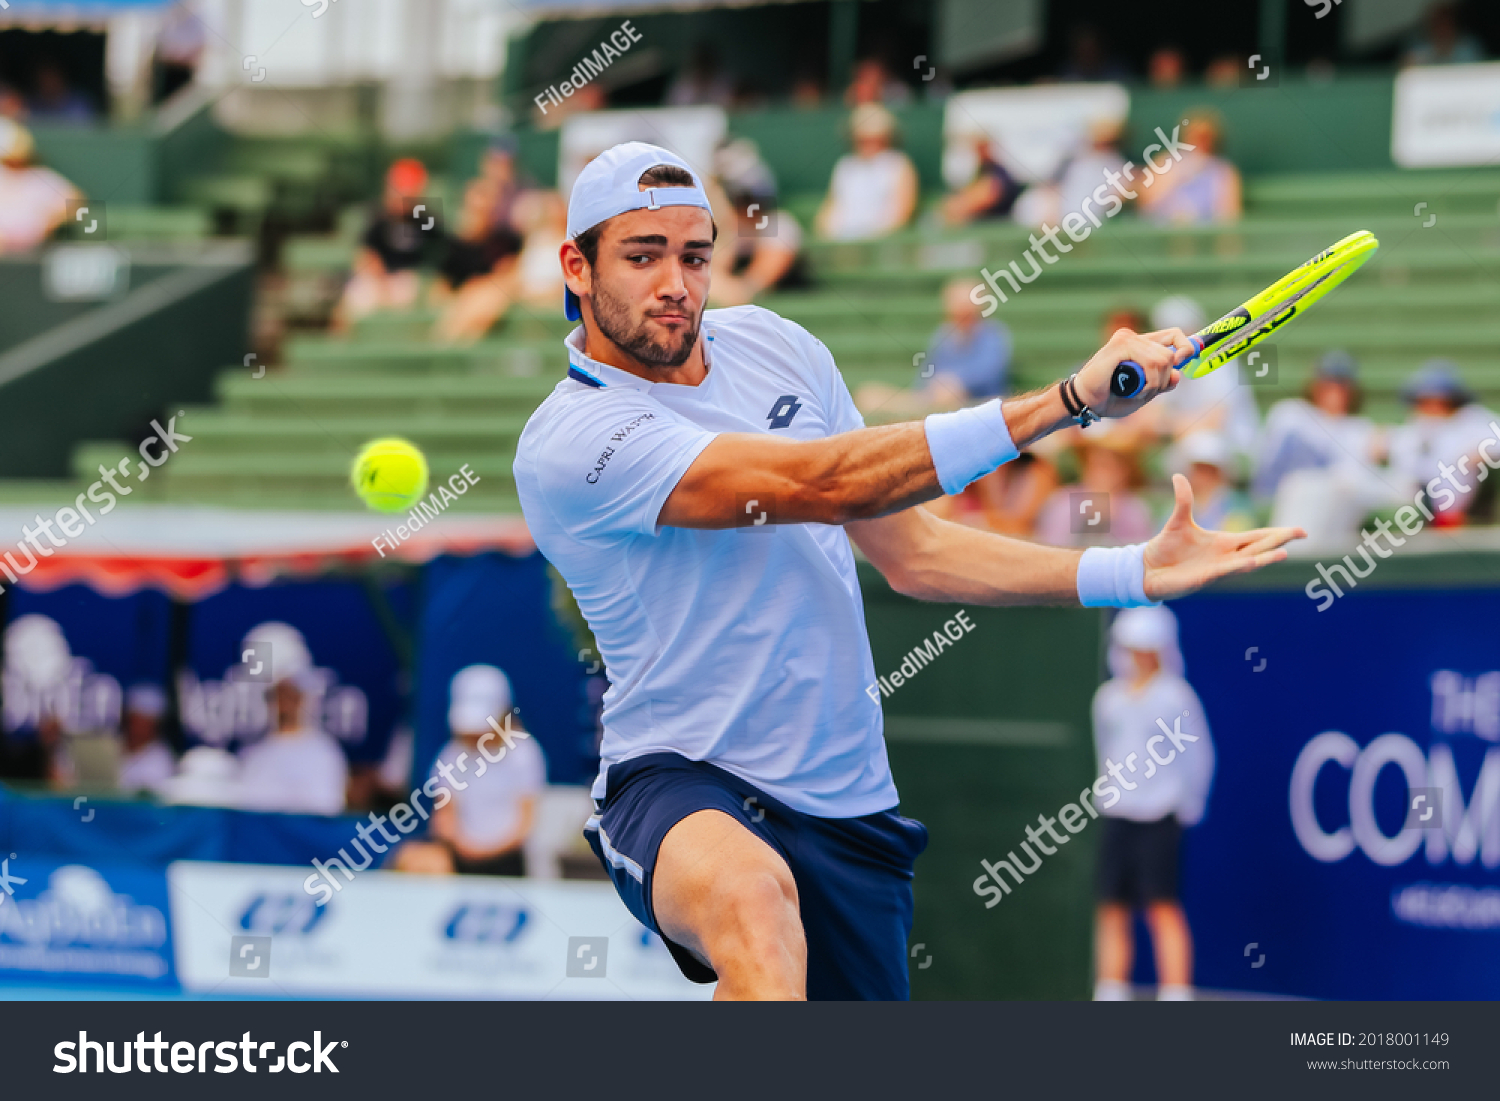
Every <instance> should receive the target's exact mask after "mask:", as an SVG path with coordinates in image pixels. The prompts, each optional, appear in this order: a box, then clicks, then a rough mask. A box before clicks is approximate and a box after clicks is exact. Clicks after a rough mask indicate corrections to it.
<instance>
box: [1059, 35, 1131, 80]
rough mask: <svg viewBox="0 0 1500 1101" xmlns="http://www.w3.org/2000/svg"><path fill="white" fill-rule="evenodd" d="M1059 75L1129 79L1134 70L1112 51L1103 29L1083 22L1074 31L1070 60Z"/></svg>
mask: <svg viewBox="0 0 1500 1101" xmlns="http://www.w3.org/2000/svg"><path fill="white" fill-rule="evenodd" d="M1059 79H1061V80H1065V81H1088V80H1129V79H1130V70H1129V69H1128V68H1127V67H1126V66H1125V65H1124V63H1122V62H1121V61H1120V60H1119V59H1118V58H1116V57H1115V56H1114V55H1113V54H1111V53H1110V51H1109V47H1108V46H1107V45H1106V43H1105V41H1104V38H1103V37H1102V36H1101V35H1100V33H1099V29H1098V28H1097V27H1094V26H1092V25H1090V24H1087V23H1085V24H1082V25H1080V26H1078V27H1077V28H1076V29H1075V30H1074V31H1073V37H1072V40H1071V42H1070V44H1069V47H1068V62H1067V64H1066V65H1064V66H1063V70H1062V73H1061V74H1060V76H1059Z"/></svg>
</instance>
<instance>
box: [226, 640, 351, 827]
mask: <svg viewBox="0 0 1500 1101" xmlns="http://www.w3.org/2000/svg"><path fill="white" fill-rule="evenodd" d="M242 651H243V653H244V654H245V655H247V658H248V660H249V661H251V662H253V663H254V664H253V665H252V668H251V670H249V671H250V672H251V673H252V675H260V674H259V673H258V672H256V670H257V669H258V668H259V667H260V665H261V663H267V664H269V666H270V669H269V677H270V683H269V686H268V687H267V689H266V699H267V703H268V704H269V706H270V710H271V729H270V731H269V732H268V733H267V734H266V736H265V737H264V738H262V739H261V740H260V741H258V742H255V743H254V744H252V745H249V746H246V747H245V748H244V749H242V750H241V751H240V774H239V782H238V794H237V804H238V805H239V806H241V807H244V808H246V809H249V810H276V811H286V812H290V813H297V814H340V813H342V812H343V809H344V802H345V796H346V792H347V789H348V786H349V762H348V759H347V758H346V757H345V756H344V751H343V749H341V748H340V747H339V743H338V741H337V740H336V739H335V738H334V737H333V736H332V735H331V734H329V733H328V732H327V731H325V730H324V729H323V728H322V727H321V726H320V725H319V723H318V715H317V714H316V709H315V707H314V706H313V705H314V704H315V703H316V702H317V701H318V700H319V699H321V698H322V697H321V694H320V693H319V692H318V688H319V687H320V685H319V677H318V673H317V671H316V670H315V669H314V667H313V659H312V653H311V651H309V650H308V648H307V643H306V641H305V640H304V639H303V637H302V632H301V631H298V630H297V628H295V627H293V626H291V625H290V624H287V623H278V622H270V623H262V624H260V625H259V626H258V627H255V628H253V629H252V630H251V631H250V633H249V634H247V635H246V636H245V641H244V643H243V644H242Z"/></svg>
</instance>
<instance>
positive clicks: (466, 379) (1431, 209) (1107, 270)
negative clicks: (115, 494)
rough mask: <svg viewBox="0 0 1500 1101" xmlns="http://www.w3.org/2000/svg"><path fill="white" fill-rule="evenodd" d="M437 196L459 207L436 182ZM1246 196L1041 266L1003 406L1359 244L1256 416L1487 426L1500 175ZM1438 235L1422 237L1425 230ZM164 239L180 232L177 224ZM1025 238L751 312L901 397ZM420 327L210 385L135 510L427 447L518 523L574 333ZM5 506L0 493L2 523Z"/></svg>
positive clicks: (236, 373)
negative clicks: (536, 428) (1119, 331)
mask: <svg viewBox="0 0 1500 1101" xmlns="http://www.w3.org/2000/svg"><path fill="white" fill-rule="evenodd" d="M341 160H343V161H347V160H348V156H347V150H344V151H340V150H338V149H334V150H332V151H331V152H330V151H329V150H326V149H325V150H321V151H309V150H307V149H305V148H304V149H299V148H296V147H295V145H294V144H293V145H290V146H287V145H278V144H277V143H275V142H265V143H260V144H259V146H258V147H257V148H240V149H237V150H236V151H235V152H234V153H233V154H232V155H230V156H226V157H225V158H224V159H223V161H222V163H220V164H218V165H216V166H215V171H216V172H225V173H228V174H227V175H223V176H214V175H210V176H205V177H203V178H201V179H200V180H199V186H200V187H201V188H203V189H205V190H204V191H203V192H202V194H203V195H204V196H205V197H206V199H211V198H214V196H215V191H214V189H215V188H216V187H223V188H225V189H226V190H225V191H224V192H223V194H221V195H218V199H217V200H216V201H222V200H224V199H226V198H233V197H234V196H235V195H236V194H237V193H236V192H235V189H236V188H244V189H245V191H244V196H243V198H244V199H245V201H246V203H247V204H248V202H249V200H250V199H252V198H256V197H257V196H256V195H252V194H251V190H252V187H251V185H250V184H249V183H248V182H246V181H248V180H251V179H255V180H259V181H260V183H259V184H257V185H255V186H256V187H260V188H262V189H272V190H274V189H275V188H277V187H283V188H284V187H286V186H288V185H289V184H295V185H298V186H302V185H311V184H312V183H313V182H314V181H316V180H317V179H319V178H320V174H322V175H326V174H327V173H329V172H331V171H334V169H333V168H331V167H330V166H331V165H337V164H339V163H340V162H341ZM215 181H218V182H217V183H216V182H215ZM225 181H232V182H225ZM434 189H435V191H440V192H441V193H443V194H449V193H453V192H456V189H455V188H454V187H453V186H452V182H451V181H448V180H442V179H435V181H434ZM257 194H258V195H260V196H261V197H263V196H264V194H265V192H264V190H262V191H261V192H259V193H257ZM1245 195H1246V214H1245V217H1244V218H1243V219H1242V220H1241V221H1240V222H1238V223H1237V224H1234V225H1231V226H1206V227H1171V228H1167V229H1163V228H1161V227H1157V226H1153V225H1149V224H1147V223H1145V222H1143V221H1141V220H1139V219H1136V218H1134V217H1132V216H1131V215H1129V214H1125V215H1122V216H1121V217H1119V218H1117V219H1113V220H1109V221H1106V222H1105V224H1104V226H1103V227H1102V228H1101V229H1099V230H1097V231H1095V232H1094V233H1093V234H1092V235H1091V236H1090V237H1089V239H1088V240H1087V241H1084V242H1081V243H1078V244H1076V246H1075V248H1074V249H1073V251H1072V253H1071V254H1070V255H1068V256H1066V257H1065V258H1063V259H1064V261H1065V262H1059V263H1057V264H1055V265H1044V270H1043V274H1042V275H1041V276H1040V277H1039V278H1038V279H1037V280H1036V281H1035V282H1034V283H1032V284H1026V285H1023V287H1022V289H1021V291H1020V292H1019V293H1014V292H1011V291H1010V289H1009V286H1008V284H1003V283H1002V286H1003V287H1004V288H1005V290H1006V292H1007V296H1008V299H1009V300H1008V301H1007V302H1005V303H1004V304H1003V305H1000V306H999V308H998V310H997V312H996V315H995V316H996V317H998V318H999V319H1000V320H1003V321H1004V322H1005V323H1006V324H1007V325H1008V326H1009V327H1010V329H1011V331H1012V334H1013V336H1014V339H1015V361H1014V364H1013V384H1014V385H1016V386H1020V387H1031V386H1037V385H1042V384H1045V383H1046V382H1048V381H1050V380H1052V379H1055V378H1057V377H1059V376H1060V375H1062V374H1064V373H1066V372H1067V371H1069V370H1072V369H1074V368H1076V366H1077V365H1078V364H1079V363H1080V362H1081V361H1082V360H1083V359H1084V358H1086V357H1087V356H1088V355H1089V354H1090V353H1091V352H1092V351H1093V350H1094V349H1095V348H1096V347H1097V345H1098V342H1099V339H1100V335H1101V334H1100V331H1099V330H1100V326H1101V323H1102V321H1103V320H1104V318H1105V316H1106V315H1107V314H1108V313H1110V312H1111V311H1113V310H1116V309H1119V308H1121V307H1133V308H1137V309H1141V310H1149V308H1150V307H1151V305H1152V304H1153V303H1154V302H1156V301H1158V300H1159V299H1160V298H1162V297H1164V296H1166V295H1168V294H1186V295H1190V296H1192V297H1194V298H1196V299H1197V300H1198V301H1199V302H1200V303H1201V304H1202V305H1203V307H1204V309H1205V310H1206V311H1208V313H1209V314H1210V315H1217V314H1219V313H1222V312H1224V311H1226V310H1228V309H1230V308H1232V307H1233V306H1235V305H1237V304H1238V303H1239V302H1240V301H1243V300H1244V299H1245V298H1248V297H1249V296H1250V295H1251V294H1253V293H1254V292H1256V291H1258V290H1260V289H1261V288H1262V287H1263V286H1264V285H1266V284H1267V283H1269V282H1271V281H1272V280H1274V279H1276V278H1278V277H1279V276H1281V275H1282V274H1284V273H1285V272H1286V271H1287V270H1289V269H1290V268H1291V267H1293V266H1294V265H1296V264H1298V263H1300V262H1301V261H1303V260H1305V259H1307V258H1308V257H1309V256H1311V255H1312V254H1313V253H1315V252H1317V251H1318V250H1320V249H1321V248H1323V247H1325V246H1327V245H1328V244H1331V243H1332V242H1333V241H1335V240H1337V239H1338V238H1340V237H1343V236H1345V235H1346V234H1348V233H1350V232H1352V231H1353V230H1355V229H1370V230H1372V231H1373V232H1375V233H1376V234H1377V236H1379V237H1380V238H1381V241H1382V248H1381V251H1380V252H1379V253H1378V254H1377V255H1376V257H1375V258H1374V259H1373V260H1372V261H1371V262H1370V263H1369V264H1368V265H1367V267H1366V268H1365V269H1364V270H1363V271H1361V272H1360V273H1359V274H1358V275H1356V276H1355V277H1354V278H1353V279H1352V280H1350V281H1349V283H1348V284H1346V285H1345V286H1344V287H1343V288H1341V289H1340V290H1339V291H1338V292H1337V293H1336V294H1334V295H1332V296H1330V297H1329V298H1327V299H1325V300H1323V301H1322V302H1321V303H1320V304H1319V305H1318V307H1317V309H1316V310H1315V311H1313V312H1311V313H1310V314H1309V315H1308V316H1307V317H1305V318H1303V319H1300V320H1299V321H1298V323H1297V324H1296V325H1295V326H1291V327H1289V328H1288V329H1287V330H1285V331H1284V332H1283V333H1281V334H1279V335H1278V336H1277V337H1276V338H1275V339H1274V340H1273V342H1272V343H1274V345H1275V346H1276V348H1277V349H1278V352H1279V354H1280V362H1279V369H1278V370H1279V373H1278V377H1277V380H1276V383H1275V384H1274V385H1270V386H1266V387H1263V388H1260V389H1258V390H1257V392H1256V393H1257V397H1258V399H1259V400H1260V401H1261V402H1262V404H1263V405H1264V404H1269V403H1270V402H1272V401H1274V400H1276V399H1278V398H1281V397H1285V396H1287V395H1290V394H1293V393H1296V392H1298V391H1299V390H1300V388H1301V387H1302V386H1303V385H1304V384H1305V381H1306V379H1307V377H1308V374H1309V372H1310V370H1311V367H1312V364H1313V363H1314V361H1315V360H1316V358H1317V357H1318V356H1319V355H1320V354H1321V353H1322V352H1323V351H1325V350H1327V349H1329V348H1333V347H1342V348H1347V349H1348V350H1350V351H1351V352H1353V353H1354V354H1355V355H1356V356H1357V357H1359V359H1360V361H1361V364H1362V368H1363V371H1362V378H1363V383H1364V386H1365V389H1366V395H1367V401H1366V409H1367V411H1368V412H1370V413H1371V414H1372V415H1374V416H1376V417H1377V419H1381V420H1386V421H1395V420H1399V419H1400V418H1401V417H1402V416H1403V415H1404V408H1403V406H1402V405H1401V402H1400V398H1399V393H1400V387H1401V384H1402V382H1403V381H1404V380H1405V378H1406V377H1408V376H1409V374H1410V373H1411V371H1412V370H1413V369H1414V368H1415V367H1416V366H1417V365H1418V364H1419V363H1420V362H1421V361H1423V360H1424V359H1427V358H1430V357H1432V356H1437V355H1444V356H1449V357H1451V358H1453V359H1455V360H1456V361H1457V362H1458V363H1459V364H1460V366H1461V368H1462V369H1463V370H1464V372H1465V374H1466V377H1467V378H1468V379H1469V380H1470V382H1471V384H1473V385H1474V386H1475V387H1476V389H1477V390H1478V391H1479V393H1480V394H1481V396H1482V397H1483V398H1484V399H1485V400H1486V401H1487V402H1489V403H1491V404H1494V405H1500V281H1497V279H1496V278H1495V275H1494V271H1495V270H1496V262H1497V260H1500V207H1497V203H1500V172H1494V171H1477V172H1468V173H1461V172H1407V173H1402V172H1372V173H1363V174H1358V175H1355V174H1322V175H1296V176H1291V175H1278V176H1268V177H1262V178H1252V179H1250V180H1248V181H1247V183H1246V188H1245ZM816 199H817V197H816V196H814V195H812V194H807V195H803V196H800V197H799V196H794V197H792V198H790V199H789V200H788V203H787V205H788V206H789V207H790V208H792V209H795V210H796V211H797V212H798V214H799V215H800V216H801V217H803V218H804V219H805V218H808V217H810V215H811V211H812V209H813V207H814V206H815V203H816ZM1423 202H1425V203H1427V206H1426V207H1424V208H1422V209H1421V210H1420V211H1418V212H1417V213H1415V214H1414V213H1413V210H1414V208H1415V207H1416V206H1417V204H1419V203H1423ZM1434 213H1435V214H1436V215H1437V216H1438V217H1437V220H1436V222H1435V223H1434V224H1432V225H1430V226H1428V225H1425V224H1424V223H1425V222H1426V221H1428V220H1430V215H1431V214H1434ZM113 216H114V212H112V217H113ZM134 217H136V216H135V215H133V214H132V215H129V216H128V218H134ZM140 217H141V221H140V222H138V223H137V224H145V222H146V221H147V220H148V219H147V217H146V216H145V215H142V216H140ZM161 217H162V218H163V219H164V221H163V224H166V222H167V221H170V219H169V218H168V217H167V215H165V214H163V215H161ZM179 217H180V216H179ZM200 217H201V216H200ZM363 217H364V208H363V207H353V206H351V207H347V208H346V209H345V213H344V215H343V217H342V218H341V219H340V225H339V230H338V232H336V233H335V234H332V235H328V236H322V237H296V238H293V239H291V240H290V241H289V242H288V243H287V245H286V247H285V248H284V250H283V260H284V267H285V270H286V272H287V273H288V274H289V275H290V276H291V277H293V278H299V277H308V278H313V279H321V280H324V281H325V285H335V286H336V282H335V283H332V284H328V283H327V282H326V281H330V280H334V281H336V280H337V279H338V278H340V277H341V275H342V273H343V272H344V271H346V270H347V265H348V263H349V259H350V258H351V257H352V255H353V250H354V247H355V238H356V235H357V232H358V229H359V227H360V225H361V224H362V220H363ZM181 225H182V226H183V227H184V230H186V229H187V228H190V227H188V225H187V221H186V219H183V220H182V222H181ZM200 225H201V224H200ZM1028 238H1029V231H1027V230H1023V229H1021V228H1019V227H1017V226H1015V225H1012V224H1009V223H986V224H980V225H975V226H969V227H964V228H962V229H946V228H941V227H936V226H933V225H923V226H918V227H914V228H911V229H908V230H904V231H902V232H901V233H898V234H895V235H893V236H891V237H889V238H887V239H884V240H881V241H876V242H866V243H833V242H822V241H812V240H809V242H808V245H807V256H808V260H809V263H810V265H811V267H812V269H813V271H814V273H815V278H816V285H815V287H814V289H812V290H810V291H806V292H798V293H782V294H773V295H769V296H766V297H765V298H764V299H763V304H764V305H765V306H766V307H767V308H769V309H772V310H775V311H777V312H779V313H782V314H784V315H785V316H787V317H789V318H791V319H793V320H795V321H797V322H799V323H801V324H803V325H805V326H807V328H808V329H810V330H811V331H812V332H814V333H816V334H817V335H818V336H819V337H820V338H821V339H822V340H823V341H824V342H825V343H826V344H827V345H828V347H829V349H830V350H831V351H832V352H833V354H834V356H835V357H836V359H837V360H838V362H839V365H840V367H841V369H842V371H843V373H844V376H845V378H846V380H847V382H848V383H849V385H850V387H851V388H855V387H858V386H859V385H860V384H861V383H864V382H869V381H882V382H887V383H892V384H897V385H905V384H907V383H909V382H910V381H911V380H912V379H913V378H914V377H915V363H916V361H917V360H918V357H919V355H920V354H921V353H922V352H923V351H924V350H925V349H926V347H927V344H928V341H929V340H930V338H931V335H932V331H933V329H934V328H935V326H937V325H938V324H939V323H940V321H941V312H942V311H941V302H940V292H941V288H942V287H943V285H944V284H945V283H946V282H948V281H949V280H950V279H954V278H962V279H964V280H965V281H967V282H971V283H979V282H980V281H981V274H980V273H981V269H984V268H989V269H990V270H991V271H996V270H998V269H999V268H1000V267H1001V266H1002V265H1004V264H1007V263H1008V262H1010V261H1012V260H1016V261H1018V262H1020V263H1021V264H1022V267H1023V270H1027V271H1029V270H1030V267H1029V264H1027V263H1026V262H1025V261H1021V256H1022V253H1023V252H1025V251H1026V250H1027V249H1028V248H1029V247H1030V242H1029V240H1028ZM434 320H435V314H434V312H433V311H431V310H430V309H426V308H418V309H413V310H411V311H409V312H406V313H394V314H386V315H380V316H376V317H373V318H369V319H366V320H364V321H361V322H359V323H358V324H357V325H356V326H355V327H354V331H353V332H352V333H351V334H349V335H347V336H344V337H334V336H326V335H316V336H312V335H298V336H294V337H292V338H290V339H288V340H287V341H285V343H284V344H283V347H282V354H281V363H280V364H279V365H278V366H275V367H272V368H271V369H270V370H268V371H267V373H266V374H265V375H264V376H263V377H262V378H254V377H252V373H251V372H250V371H247V370H245V369H242V368H240V367H234V368H231V369H227V370H225V371H223V372H222V373H221V374H220V376H219V378H218V381H217V384H216V387H215V395H216V397H217V399H218V404H217V405H216V406H214V407H212V408H203V407H199V408H193V409H190V410H189V413H188V415H187V417H186V418H185V419H184V423H186V424H188V425H190V430H191V431H193V432H194V433H195V438H194V441H193V444H192V445H190V446H188V447H185V448H184V449H183V451H182V453H181V454H179V455H178V456H176V457H175V458H174V459H173V460H172V462H171V463H169V464H168V465H167V466H166V467H164V468H162V470H161V471H160V472H158V474H157V476H154V477H153V478H152V479H151V480H150V482H149V483H148V484H147V485H146V486H144V487H143V489H144V490H145V491H146V492H144V493H142V495H141V499H162V500H173V501H199V502H205V503H223V504H242V505H246V506H250V505H274V506H276V507H288V506H292V507H296V506H301V507H316V508H328V507H332V508H354V507H357V505H356V503H355V501H354V499H353V497H352V495H351V494H350V493H349V491H348V488H347V483H346V478H347V467H348V464H349V461H350V460H351V459H352V458H353V455H354V453H355V451H356V450H357V449H358V447H359V445H360V444H361V443H363V442H364V441H365V440H367V439H369V438H371V437H374V436H378V435H402V436H406V437H408V438H410V439H413V440H414V441H416V442H417V443H418V444H419V445H420V446H421V447H423V449H424V450H425V451H426V452H427V454H428V456H429V459H430V461H431V464H432V467H433V470H434V473H435V474H438V475H441V474H443V473H444V472H445V471H447V472H451V470H450V468H451V469H457V467H458V466H459V465H461V464H463V463H468V464H470V465H471V467H472V469H474V470H476V471H478V472H479V473H480V474H481V475H482V477H483V479H484V480H483V482H482V484H481V486H480V487H478V489H477V491H476V492H475V493H474V494H472V495H469V496H468V497H466V498H464V500H463V501H462V502H461V504H460V505H457V506H455V507H456V508H462V509H463V510H466V511H472V510H476V509H480V510H495V509H500V510H514V508H515V490H514V486H513V485H512V482H511V477H510V464H511V460H512V457H513V454H514V448H515V442H516V439H517V437H518V434H519V431H520V428H521V426H522V425H523V424H524V422H525V418H526V416H527V415H528V414H529V413H530V412H531V410H532V409H534V408H535V407H536V405H537V404H538V403H540V402H541V401H542V400H543V399H544V398H545V397H546V395H547V393H548V392H549V391H550V390H551V389H552V387H553V386H554V385H555V384H556V381H557V380H558V379H559V378H560V377H562V375H563V373H564V371H565V370H566V358H565V356H564V355H563V351H562V347H561V338H562V337H563V336H564V335H565V334H566V333H567V332H568V330H569V329H570V328H571V326H570V325H569V323H568V322H566V321H565V320H564V319H563V318H562V316H561V312H560V311H556V312H554V311H550V310H528V309H517V310H515V311H513V312H512V313H511V315H510V316H509V317H508V318H507V319H506V320H505V322H504V323H503V324H502V325H501V326H500V327H499V328H498V329H497V331H496V332H495V333H493V334H491V335H490V336H489V337H487V338H486V339H484V340H482V341H480V342H478V343H476V344H474V345H472V346H468V347H462V348H445V347H439V346H437V345H435V344H433V343H431V342H430V341H429V340H428V339H427V334H428V333H429V332H430V330H431V326H432V323H433V321H434ZM872 419H878V418H872ZM123 446H124V445H123V444H102V445H101V444H90V445H86V446H84V447H80V448H79V449H78V451H77V453H76V455H75V461H74V467H75V469H76V470H77V472H78V474H79V476H80V477H84V476H85V475H88V478H89V480H92V478H93V476H94V475H93V471H95V470H96V469H97V465H98V463H99V462H105V461H111V462H112V461H115V460H117V459H118V458H119V457H120V456H121V455H122V454H125V453H126V452H124V451H122V450H121V448H122V447H123ZM10 492H12V491H11V490H10V489H8V488H7V487H4V486H0V500H7V499H9V497H8V496H7V494H8V493H10ZM16 492H19V491H16Z"/></svg>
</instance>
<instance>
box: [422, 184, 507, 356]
mask: <svg viewBox="0 0 1500 1101" xmlns="http://www.w3.org/2000/svg"><path fill="white" fill-rule="evenodd" d="M496 198H497V196H496V186H495V183H494V181H492V180H490V179H487V178H486V177H484V176H480V177H479V178H478V179H475V180H471V181H470V182H469V186H468V187H466V188H465V189H464V205H463V210H462V212H461V214H460V218H459V229H458V233H457V235H456V236H454V237H452V238H450V239H449V240H448V242H447V248H446V250H445V253H444V256H443V259H442V262H441V263H440V264H439V265H438V281H437V282H436V283H435V284H434V285H433V288H432V296H433V300H434V301H435V302H440V303H443V312H442V315H441V316H440V317H439V318H438V320H437V323H436V324H435V325H434V326H433V334H432V335H433V338H434V339H436V340H439V341H442V342H444V343H449V344H467V343H470V342H472V341H475V340H478V339H479V338H480V337H482V336H484V334H485V333H487V332H489V330H490V329H491V328H492V327H493V326H494V325H495V323H496V322H497V321H499V320H500V318H501V317H502V316H503V315H504V313H505V311H506V309H507V308H509V306H510V303H511V301H512V300H513V298H514V297H515V289H514V286H513V283H514V274H515V267H516V257H517V255H518V254H519V253H520V251H521V237H520V235H519V234H518V233H516V231H515V229H514V228H512V227H511V225H510V223H509V222H508V221H506V222H502V223H499V224H496V222H495V221H494V219H493V216H492V215H493V211H494V209H495V204H496Z"/></svg>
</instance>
